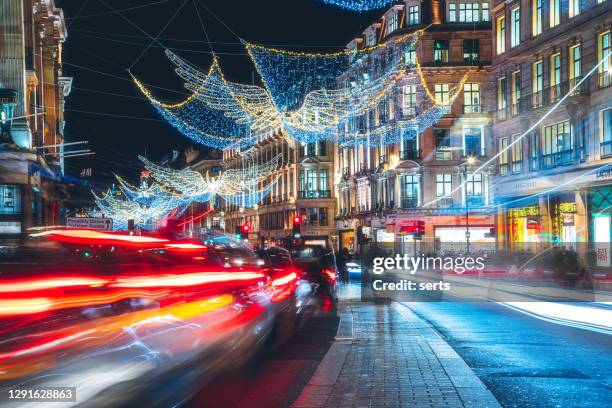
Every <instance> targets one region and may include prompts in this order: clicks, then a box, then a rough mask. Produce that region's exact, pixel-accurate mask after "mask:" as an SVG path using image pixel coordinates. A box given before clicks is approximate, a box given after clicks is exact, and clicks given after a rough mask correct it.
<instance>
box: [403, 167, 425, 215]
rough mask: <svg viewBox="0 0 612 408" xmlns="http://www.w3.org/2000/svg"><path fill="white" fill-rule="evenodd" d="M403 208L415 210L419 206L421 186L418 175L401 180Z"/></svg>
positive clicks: (404, 177) (407, 176)
mask: <svg viewBox="0 0 612 408" xmlns="http://www.w3.org/2000/svg"><path fill="white" fill-rule="evenodd" d="M401 180H402V184H401V187H402V188H401V193H402V208H414V207H418V206H419V198H420V196H421V186H420V183H419V176H418V175H405V176H402V178H401Z"/></svg>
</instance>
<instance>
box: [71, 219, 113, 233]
mask: <svg viewBox="0 0 612 408" xmlns="http://www.w3.org/2000/svg"><path fill="white" fill-rule="evenodd" d="M66 226H68V227H71V228H84V229H91V230H97V231H112V230H113V220H112V218H93V217H68V218H67V219H66Z"/></svg>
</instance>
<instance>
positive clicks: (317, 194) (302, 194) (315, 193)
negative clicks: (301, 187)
mask: <svg viewBox="0 0 612 408" xmlns="http://www.w3.org/2000/svg"><path fill="white" fill-rule="evenodd" d="M298 198H299V199H314V198H331V191H330V190H308V191H298Z"/></svg>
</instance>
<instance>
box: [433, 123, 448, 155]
mask: <svg viewBox="0 0 612 408" xmlns="http://www.w3.org/2000/svg"><path fill="white" fill-rule="evenodd" d="M434 137H435V139H436V160H451V159H452V151H451V150H450V147H451V146H450V129H434Z"/></svg>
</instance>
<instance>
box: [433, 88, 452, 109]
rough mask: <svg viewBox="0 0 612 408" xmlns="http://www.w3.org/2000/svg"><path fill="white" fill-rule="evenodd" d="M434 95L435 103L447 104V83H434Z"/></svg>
mask: <svg viewBox="0 0 612 408" xmlns="http://www.w3.org/2000/svg"><path fill="white" fill-rule="evenodd" d="M434 97H435V100H436V104H437V105H441V106H449V105H450V96H449V93H448V84H436V85H435V86H434Z"/></svg>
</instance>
